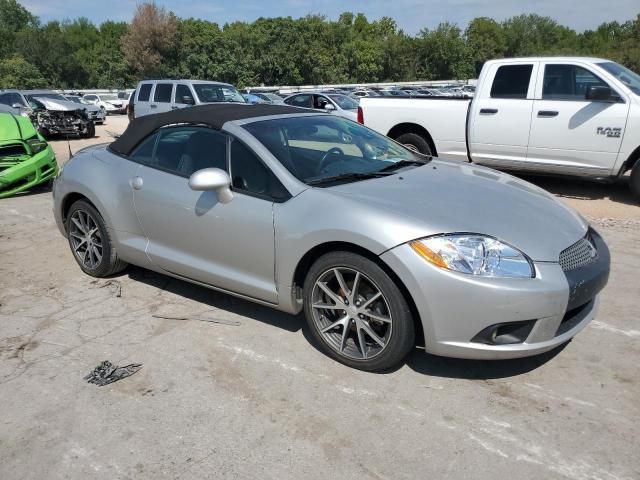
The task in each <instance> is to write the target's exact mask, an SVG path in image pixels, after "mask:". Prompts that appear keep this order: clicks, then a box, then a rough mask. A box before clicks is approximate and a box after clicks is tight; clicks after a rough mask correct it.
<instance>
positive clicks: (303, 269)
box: [293, 242, 424, 346]
mask: <svg viewBox="0 0 640 480" xmlns="http://www.w3.org/2000/svg"><path fill="white" fill-rule="evenodd" d="M330 252H351V253H355V254H358V255H361V256H363V257H365V258H367V259H369V260H371V261H372V262H374V263H375V264H376V265H378V266H379V267H380V268H382V270H383V271H384V272H385V273H386V274H387V275H389V277H390V278H391V280H393V282H394V283H395V284H396V285H397V286H398V288H399V289H400V292H401V293H402V295H403V297H404V299H405V300H406V302H407V305H409V309H410V310H411V316H412V318H413V323H414V327H415V335H416V345H418V346H424V330H423V328H422V321H421V319H420V314H419V312H418V308H417V307H416V304H415V302H414V300H413V297H412V296H411V293H410V292H409V289H408V288H407V287H406V285H405V284H404V282H403V281H402V279H401V278H400V277H399V276H398V275H397V274H396V273H395V271H393V269H392V268H391V267H390V266H389V265H387V263H386V262H384V261H383V260H382V259H381V258H380V257H379V256H378V255H376V254H375V253H373V252H371V251H370V250H368V249H366V248H364V247H361V246H360V245H356V244H354V243H350V242H325V243H321V244H319V245H316V246H314V247H313V248H311V249H310V250H309V251H307V252H306V253H305V254H304V255H303V256H302V258H301V259H300V260H299V262H298V264H297V266H296V269H295V272H294V275H293V289H294V291H301V290H302V288H303V286H304V280H305V277H306V275H307V272H308V271H309V269H310V268H311V266H312V265H313V264H314V262H315V261H316V260H317V259H318V258H320V257H321V256H323V255H325V254H327V253H330Z"/></svg>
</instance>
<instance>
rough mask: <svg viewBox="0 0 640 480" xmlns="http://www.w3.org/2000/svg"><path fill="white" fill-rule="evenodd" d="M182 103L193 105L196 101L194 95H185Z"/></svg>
mask: <svg viewBox="0 0 640 480" xmlns="http://www.w3.org/2000/svg"><path fill="white" fill-rule="evenodd" d="M182 103H186V104H187V105H193V104H195V103H196V102H195V101H194V100H193V97H191V96H189V95H185V96H184V97H182Z"/></svg>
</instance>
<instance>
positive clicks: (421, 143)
mask: <svg viewBox="0 0 640 480" xmlns="http://www.w3.org/2000/svg"><path fill="white" fill-rule="evenodd" d="M395 141H396V142H398V143H401V144H403V145H404V146H405V147H407V148H408V149H409V150H415V151H417V152H418V153H421V154H423V155H429V156H431V155H433V152H432V151H431V145H429V141H428V140H427V139H426V138H424V137H423V136H422V135H419V134H417V133H403V134H402V135H400V136H399V137H397V138H396V139H395Z"/></svg>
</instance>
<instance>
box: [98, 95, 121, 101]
mask: <svg viewBox="0 0 640 480" xmlns="http://www.w3.org/2000/svg"><path fill="white" fill-rule="evenodd" d="M100 99H101V100H102V101H103V102H113V101H116V100H120V99H119V98H118V97H117V96H116V95H100Z"/></svg>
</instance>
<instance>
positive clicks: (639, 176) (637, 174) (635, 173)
mask: <svg viewBox="0 0 640 480" xmlns="http://www.w3.org/2000/svg"><path fill="white" fill-rule="evenodd" d="M629 188H630V189H631V193H632V194H633V196H634V198H635V199H636V200H638V201H640V160H638V161H636V164H635V165H634V166H633V170H631V177H630V178H629Z"/></svg>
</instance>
